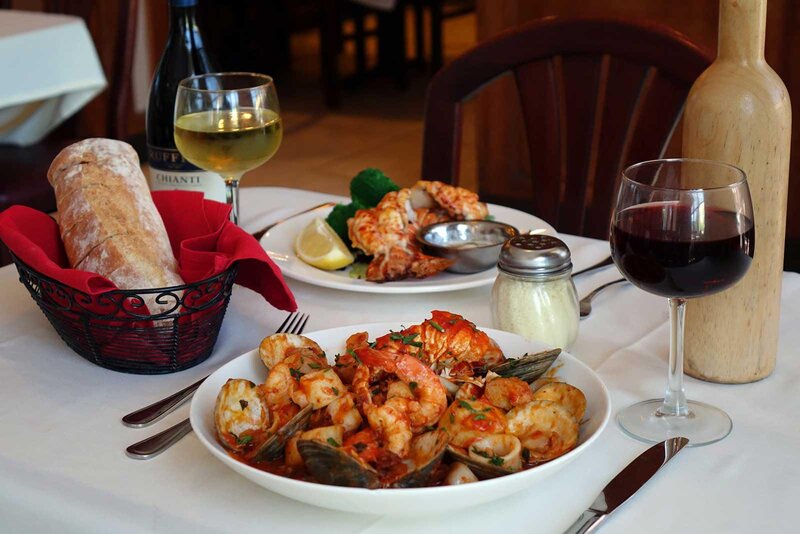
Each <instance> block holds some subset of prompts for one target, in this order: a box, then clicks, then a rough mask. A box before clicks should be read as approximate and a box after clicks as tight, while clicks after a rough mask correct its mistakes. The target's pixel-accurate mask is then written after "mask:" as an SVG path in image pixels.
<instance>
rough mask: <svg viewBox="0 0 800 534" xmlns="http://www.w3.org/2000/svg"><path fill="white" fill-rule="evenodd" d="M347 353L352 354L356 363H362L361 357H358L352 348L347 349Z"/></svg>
mask: <svg viewBox="0 0 800 534" xmlns="http://www.w3.org/2000/svg"><path fill="white" fill-rule="evenodd" d="M347 354H349V355H350V356H352V357H353V359H355V361H357V362H358V363H362V362H361V359H360V358H359V357H358V354H356V351H354V350H353V349H347Z"/></svg>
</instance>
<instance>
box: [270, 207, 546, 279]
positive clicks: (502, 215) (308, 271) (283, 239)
mask: <svg viewBox="0 0 800 534" xmlns="http://www.w3.org/2000/svg"><path fill="white" fill-rule="evenodd" d="M331 209H332V208H331ZM328 213H330V209H328V210H318V211H312V212H309V213H304V214H303V215H298V216H297V217H292V218H291V219H288V220H287V221H285V222H283V223H281V224H279V225H277V226H275V227H274V228H272V229H271V230H270V231H269V232H267V233H266V234H264V237H262V238H261V246H262V247H264V249H265V250H266V251H267V253H268V254H269V255H270V257H271V258H272V259H273V260H274V261H275V262H276V263H277V264H278V265H279V266H280V268H281V271H282V272H283V274H284V275H286V276H288V277H289V278H294V279H295V280H300V281H301V282H307V283H309V284H314V285H316V286H322V287H329V288H333V289H343V290H345V291H358V292H362V293H435V292H440V291H455V290H458V289H469V288H473V287H480V286H485V285H491V284H492V283H493V282H494V279H495V277H496V276H497V269H496V268H495V267H492V268H491V269H487V270H485V271H482V272H480V273H474V274H455V273H448V272H443V273H439V274H437V275H435V276H431V277H428V278H423V279H421V280H398V281H397V282H387V283H385V284H377V283H375V282H368V281H366V280H359V279H356V278H350V274H349V270H350V269H349V268H347V269H345V270H341V271H323V270H322V269H317V268H316V267H312V266H310V265H308V264H307V263H305V262H303V261H302V260H301V259H299V258H298V257H297V256H295V253H294V241H295V238H296V237H297V235H298V234H299V233H300V232H301V231H302V230H303V228H305V227H306V226H308V224H309V223H310V222H311V221H312V220H313V219H314V218H315V217H323V218H324V217H327V216H328ZM489 213H490V214H492V216H494V218H495V220H497V221H498V222H504V223H506V224H510V225H512V226H514V227H516V228H517V230H519V231H520V232H529V231H531V230H537V231H539V232H542V233H549V234H555V230H554V229H553V227H552V226H550V225H549V224H547V223H546V222H544V221H543V220H541V219H540V218H538V217H534V216H533V215H531V214H530V213H525V212H524V211H519V210H515V209H512V208H506V207H505V206H498V205H496V204H489Z"/></svg>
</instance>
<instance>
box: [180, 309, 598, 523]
mask: <svg viewBox="0 0 800 534" xmlns="http://www.w3.org/2000/svg"><path fill="white" fill-rule="evenodd" d="M442 321H445V324H447V325H448V326H449V324H448V321H452V322H453V324H454V325H456V326H457V328H456V329H455V330H454V331H452V332H451V331H450V330H449V329H447V328H441V330H440V328H439V327H443V326H444V325H442V324H439V323H441V322H442ZM464 325H467V326H470V325H471V323H469V322H468V321H466V320H464V319H462V318H460V317H459V316H455V315H452V314H448V313H447V312H434V316H433V317H432V319H429V320H426V321H424V322H423V323H422V324H419V325H415V326H412V327H409V328H405V327H402V326H401V325H399V324H390V323H380V324H369V325H362V326H358V327H353V326H351V327H342V328H336V329H331V330H325V331H320V332H316V333H312V334H308V336H307V337H306V338H302V337H295V338H276V337H275V336H271V337H270V338H266V339H265V341H264V342H263V343H262V347H261V351H259V350H255V351H252V352H250V353H247V354H244V355H242V356H240V357H239V358H237V359H235V360H233V361H231V362H230V363H228V364H227V365H225V366H224V367H222V368H221V369H219V370H218V371H217V372H215V373H214V374H213V375H212V376H211V377H210V378H208V379H207V380H206V381H205V382H204V384H203V385H202V386H201V388H200V390H198V392H197V393H196V395H195V397H194V400H193V402H192V408H191V420H192V427H193V428H194V429H195V431H196V432H197V434H198V436H199V438H200V439H201V441H202V442H203V444H204V445H205V446H206V447H207V448H208V449H209V451H210V452H211V453H212V454H213V455H214V456H215V457H217V458H218V459H219V460H221V461H222V462H223V463H224V464H225V465H227V466H228V467H230V468H232V469H233V470H234V471H236V472H238V473H239V474H241V475H243V476H245V477H246V478H248V479H250V480H252V481H253V482H255V483H257V484H259V485H261V486H263V487H265V488H267V489H270V490H272V491H275V492H277V493H279V494H282V495H285V496H287V497H290V498H293V499H296V500H299V501H302V502H306V503H309V504H314V505H318V506H323V507H327V508H333V509H338V510H345V511H352V512H362V513H381V514H392V513H402V512H403V511H404V510H408V509H414V510H415V511H416V512H419V513H424V512H426V511H435V510H438V511H441V510H443V509H453V508H458V507H462V506H470V505H474V504H479V503H482V502H488V501H490V500H494V499H499V498H501V497H503V496H505V495H508V494H510V493H513V492H516V491H519V490H522V489H524V488H528V487H531V486H533V485H536V484H537V483H539V482H540V481H542V480H544V479H545V478H547V477H549V476H551V475H552V474H554V473H555V472H557V471H559V470H560V469H561V468H562V467H563V466H565V465H567V464H568V463H569V462H570V461H571V460H572V459H574V458H575V457H577V456H578V455H580V454H582V453H583V451H585V450H586V449H587V448H588V447H590V446H591V444H592V443H593V442H594V440H595V439H596V437H597V436H598V435H599V434H600V432H601V430H602V428H603V427H604V426H605V425H606V423H607V421H608V418H609V413H610V402H609V398H608V392H607V391H606V388H605V387H604V385H603V384H602V382H601V381H600V380H599V378H598V377H597V375H595V374H594V372H593V371H591V370H590V369H589V368H588V367H587V366H585V365H584V364H583V363H581V362H579V361H577V360H576V359H575V358H573V357H572V356H570V355H569V354H566V353H561V354H560V355H559V356H558V359H557V360H556V362H555V364H553V366H552V367H550V370H549V371H547V372H546V374H545V375H544V377H543V378H540V379H539V380H538V383H537V384H536V385H537V386H538V385H542V384H544V385H543V386H542V388H539V389H535V387H529V388H527V392H522V393H520V391H519V389H518V384H519V382H521V380H522V379H523V378H524V379H525V380H533V377H534V376H536V375H538V374H541V373H542V372H544V371H546V370H547V367H548V365H547V364H549V363H550V362H552V357H551V358H550V361H549V362H544V363H545V365H538V366H537V365H531V363H536V361H538V362H539V363H542V361H543V360H546V359H547V358H546V356H547V355H548V354H547V353H548V352H551V351H548V348H547V347H543V346H542V345H540V344H538V343H535V342H531V341H528V340H525V339H524V338H521V337H519V336H517V335H514V334H510V333H506V332H501V331H495V330H490V329H480V330H474V329H472V328H466V326H464ZM442 330H444V331H442ZM371 340H374V341H371ZM287 342H289V343H290V344H291V345H292V348H290V349H289V350H288V352H287V345H286V343H287ZM419 345H421V346H419ZM420 350H422V353H419V351H420ZM259 352H260V354H259ZM323 353H324V354H325V355H326V356H327V361H325V360H326V358H325V357H324V356H322V354H323ZM526 353H527V354H537V355H538V356H536V357H535V358H533V359H531V358H529V359H528V360H527V362H528V363H525V364H522V365H521V364H520V361H522V360H517V359H514V358H515V356H522V355H524V354H526ZM287 354H290V358H289V359H286V360H285V361H284V359H283V357H284V356H286V355H287ZM336 354H340V355H341V356H340V357H339V359H338V362H337V361H336V360H335V359H334V355H336ZM504 355H505V356H504ZM418 356H419V358H418ZM294 360H297V361H294ZM284 363H287V364H288V365H284ZM336 363H338V364H339V367H332V366H335V365H336ZM268 367H270V368H271V369H272V370H271V371H268V370H267V368H268ZM284 367H285V368H286V369H284ZM306 367H307V368H306ZM487 368H490V369H492V370H493V371H496V374H495V373H494V372H492V373H489V376H490V377H492V376H494V377H495V378H494V379H493V380H489V381H488V382H487V381H486V379H485V378H483V375H484V374H485V373H486V369H487ZM531 373H533V374H531ZM437 375H444V377H446V379H445V380H440V378H439V376H437ZM497 375H499V376H519V377H522V378H520V379H514V380H505V382H507V383H506V384H503V381H504V380H501V379H500V378H497ZM386 377H389V378H391V380H390V381H388V382H387V381H386V380H385V378H386ZM229 379H233V380H229ZM287 383H291V384H292V385H291V387H289V388H288V389H287V387H286V385H285V384H287ZM523 383H524V382H523ZM257 384H258V385H262V386H256V385H257ZM483 384H485V385H486V387H485V390H483ZM559 384H560V385H559ZM565 384H570V386H571V388H572V389H569V388H567V387H566V386H565ZM511 386H513V387H511ZM471 388H477V389H471ZM515 389H516V391H514V390H515ZM256 391H260V394H259V395H256V394H255V392H256ZM575 391H578V392H579V394H576V393H575ZM331 392H333V397H335V398H334V399H333V400H331V399H326V397H330V396H331ZM265 399H267V400H265ZM409 399H411V402H410V403H409ZM414 399H416V401H418V402H414ZM261 403H263V404H261ZM484 404H485V406H484ZM303 405H304V407H303V408H301V406H303ZM280 406H291V407H290V408H286V409H278V408H277V407H280ZM581 412H582V413H581ZM476 414H477V415H476ZM467 419H470V420H471V423H470V424H464V421H466V420H467ZM477 419H480V424H479V425H477V426H476V423H477ZM536 420H541V421H542V422H543V424H545V425H550V427H549V428H555V429H556V432H555V433H554V434H555V437H553V436H552V435H550V436H549V437H548V438H546V439H542V436H543V435H544V434H541V433H537V432H532V431H531V430H532V429H531V428H527V429H526V425H528V426H530V421H536ZM578 421H580V423H578ZM481 425H483V426H481ZM493 425H494V426H493ZM484 426H485V428H484ZM495 426H497V428H495ZM501 427H502V428H501ZM476 428H477V429H478V430H481V429H482V430H481V431H479V432H477V433H476ZM282 449H283V450H282ZM520 449H522V450H525V451H528V453H527V454H526V453H521V450H520ZM457 460H460V462H462V463H463V464H465V465H467V466H469V467H470V468H471V469H470V470H469V471H457V470H453V466H454V464H455V462H456V461H457ZM259 464H261V465H259ZM303 464H304V465H303ZM293 466H294V467H293ZM297 466H299V467H297ZM465 473H466V474H465ZM470 473H471V474H470ZM473 475H474V476H475V478H476V479H481V480H479V481H474V482H471V483H463V484H457V485H444V484H446V483H448V482H449V483H455V482H457V480H456V479H459V478H462V477H467V478H472V476H473ZM292 477H295V478H292ZM448 477H450V478H451V479H450V480H449V481H448V480H447V479H448ZM319 479H322V480H319ZM310 480H314V482H311V481H310ZM319 482H324V483H319ZM579 482H580V481H579V480H576V483H579ZM429 484H435V486H434V487H418V486H421V485H429ZM343 486H358V487H343ZM395 488H403V489H395Z"/></svg>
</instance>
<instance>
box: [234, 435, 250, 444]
mask: <svg viewBox="0 0 800 534" xmlns="http://www.w3.org/2000/svg"><path fill="white" fill-rule="evenodd" d="M234 436H235V437H236V443H237V444H239V445H247V444H248V443H250V442H251V441H253V436H242V437H239V436H236V434H234Z"/></svg>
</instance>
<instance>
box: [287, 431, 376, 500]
mask: <svg viewBox="0 0 800 534" xmlns="http://www.w3.org/2000/svg"><path fill="white" fill-rule="evenodd" d="M297 450H298V451H299V452H300V456H302V457H303V461H305V463H306V469H308V471H309V472H310V473H311V474H312V475H313V476H314V478H315V479H316V481H317V482H319V483H320V484H328V485H330V486H345V487H349V488H368V489H376V488H380V487H381V480H380V476H379V475H378V472H377V471H375V469H373V468H372V466H370V465H369V464H367V463H366V462H364V461H362V460H359V459H358V458H355V457H353V456H351V455H349V454H347V453H346V452H344V450H342V448H341V447H334V446H332V445H330V444H328V443H323V442H321V441H317V440H313V439H301V440H298V441H297Z"/></svg>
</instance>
